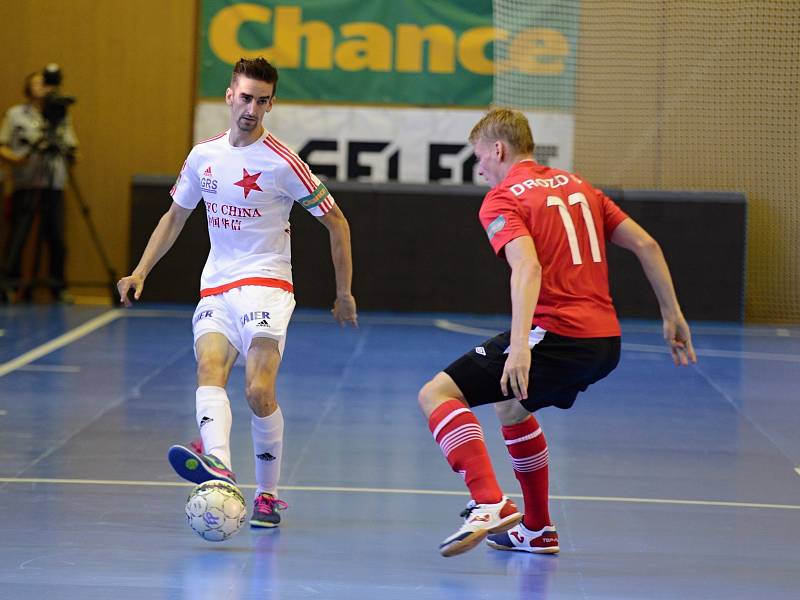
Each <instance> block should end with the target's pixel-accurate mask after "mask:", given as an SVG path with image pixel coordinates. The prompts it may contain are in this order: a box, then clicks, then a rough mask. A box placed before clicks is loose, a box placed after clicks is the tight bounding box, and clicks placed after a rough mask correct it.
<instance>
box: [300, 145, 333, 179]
mask: <svg viewBox="0 0 800 600" xmlns="http://www.w3.org/2000/svg"><path fill="white" fill-rule="evenodd" d="M338 149H339V144H338V142H337V141H336V140H309V141H308V142H306V145H305V146H303V149H302V150H300V152H299V153H298V156H300V159H301V160H302V161H303V162H305V163H307V164H308V166H309V168H310V169H311V171H312V172H313V173H314V174H315V175H319V176H321V177H327V178H329V179H336V176H337V175H338V169H337V168H336V165H326V164H320V163H316V162H314V160H313V159H312V158H311V155H312V154H313V153H314V152H317V151H320V152H322V151H331V150H333V151H336V150H338Z"/></svg>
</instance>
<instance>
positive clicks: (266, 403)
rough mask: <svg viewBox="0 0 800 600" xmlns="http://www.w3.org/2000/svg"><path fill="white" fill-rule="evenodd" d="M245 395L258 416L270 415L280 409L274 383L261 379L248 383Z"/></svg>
mask: <svg viewBox="0 0 800 600" xmlns="http://www.w3.org/2000/svg"><path fill="white" fill-rule="evenodd" d="M245 396H246V398H247V403H248V404H249V405H250V408H251V409H252V410H253V412H254V413H255V414H256V416H258V417H266V416H269V415H271V414H272V413H274V412H275V411H276V410H277V409H278V402H277V400H276V398H275V386H274V385H272V384H269V383H264V382H259V381H254V382H251V383H248V384H247V387H246V388H245Z"/></svg>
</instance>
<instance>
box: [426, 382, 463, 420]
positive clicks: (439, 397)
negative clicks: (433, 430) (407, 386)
mask: <svg viewBox="0 0 800 600" xmlns="http://www.w3.org/2000/svg"><path fill="white" fill-rule="evenodd" d="M453 399H456V400H459V401H460V402H464V399H463V397H462V395H461V392H460V391H459V390H458V388H457V387H456V386H455V384H454V383H453V382H452V380H451V379H450V377H449V376H448V375H445V374H443V373H438V374H437V375H436V376H435V377H434V378H433V379H431V380H430V381H429V382H428V383H426V384H425V385H423V386H422V388H420V390H419V394H418V395H417V401H418V402H419V407H420V408H421V409H422V412H423V413H424V414H425V416H426V417H430V416H431V413H432V412H433V411H434V410H436V409H437V408H438V407H439V406H441V405H442V404H444V403H445V402H447V401H448V400H453Z"/></svg>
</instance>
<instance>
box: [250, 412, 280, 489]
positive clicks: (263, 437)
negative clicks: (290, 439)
mask: <svg viewBox="0 0 800 600" xmlns="http://www.w3.org/2000/svg"><path fill="white" fill-rule="evenodd" d="M250 431H251V432H252V434H253V454H254V455H255V459H256V484H257V486H258V487H257V489H256V495H258V494H261V493H262V492H267V493H268V494H272V495H273V496H275V495H276V494H277V491H278V478H279V477H280V475H281V456H282V454H283V413H282V412H281V409H280V407H278V410H276V411H275V412H274V413H272V414H271V415H268V416H266V417H257V416H256V415H253V418H252V419H251V420H250Z"/></svg>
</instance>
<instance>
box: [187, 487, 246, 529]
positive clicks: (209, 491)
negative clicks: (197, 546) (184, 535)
mask: <svg viewBox="0 0 800 600" xmlns="http://www.w3.org/2000/svg"><path fill="white" fill-rule="evenodd" d="M246 517H247V507H246V505H245V502H244V496H242V492H241V491H240V490H239V488H238V487H236V486H235V485H233V484H231V483H228V482H227V481H219V480H216V479H214V480H211V481H206V482H205V483H201V484H200V485H198V486H197V487H195V488H194V489H193V490H192V493H191V494H189V499H188V500H187V502H186V518H187V519H188V520H189V527H191V528H192V529H193V530H194V532H195V533H196V534H197V535H199V536H200V537H201V538H203V539H204V540H208V541H209V542H221V541H223V540H227V539H228V538H229V537H231V536H232V535H233V534H235V533H236V532H237V531H239V529H241V527H242V525H244V521H245V519H246Z"/></svg>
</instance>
